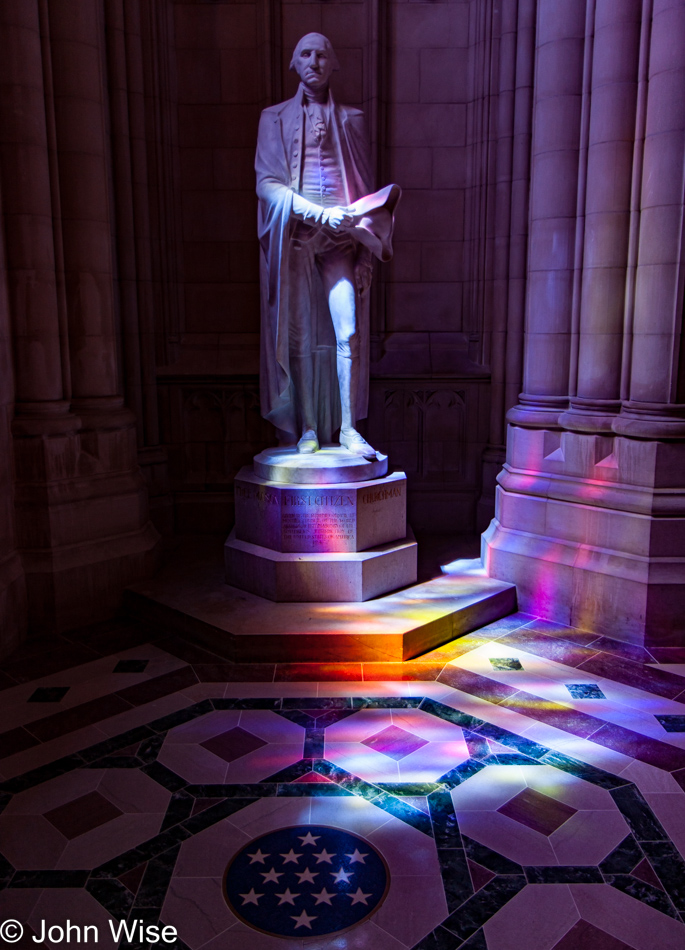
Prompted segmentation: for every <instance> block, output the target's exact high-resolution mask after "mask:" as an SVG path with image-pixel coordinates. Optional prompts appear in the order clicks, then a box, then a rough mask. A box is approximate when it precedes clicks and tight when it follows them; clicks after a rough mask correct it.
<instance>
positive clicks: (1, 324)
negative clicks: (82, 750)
mask: <svg viewBox="0 0 685 950" xmlns="http://www.w3.org/2000/svg"><path fill="white" fill-rule="evenodd" d="M0 211H1V209H0ZM1 217H2V216H1V213H0V220H1ZM13 410H14V370H13V367H12V336H11V332H10V320H9V302H8V295H7V270H6V267H5V240H4V229H3V228H2V227H1V226H0V458H2V460H3V464H2V465H0V657H2V656H5V654H7V653H9V652H10V651H11V650H13V649H14V648H15V647H16V646H17V645H18V643H19V641H20V640H21V638H22V637H23V634H24V631H25V629H26V582H25V578H24V569H23V566H22V563H21V557H20V555H19V552H18V551H17V538H16V530H15V517H14V465H13V461H14V459H13V455H14V451H13V446H12V416H13V414H14V413H13Z"/></svg>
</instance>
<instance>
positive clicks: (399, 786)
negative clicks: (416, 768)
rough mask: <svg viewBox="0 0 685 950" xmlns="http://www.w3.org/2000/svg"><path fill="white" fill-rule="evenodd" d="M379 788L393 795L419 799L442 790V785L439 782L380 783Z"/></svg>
mask: <svg viewBox="0 0 685 950" xmlns="http://www.w3.org/2000/svg"><path fill="white" fill-rule="evenodd" d="M378 787H379V788H381V789H383V791H384V792H389V793H390V794H391V795H403V796H407V797H417V798H418V797H425V796H426V795H430V794H431V793H432V792H439V791H441V790H442V785H440V784H439V782H378Z"/></svg>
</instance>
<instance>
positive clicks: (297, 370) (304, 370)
mask: <svg viewBox="0 0 685 950" xmlns="http://www.w3.org/2000/svg"><path fill="white" fill-rule="evenodd" d="M290 372H291V373H292V377H293V384H294V387H295V396H296V398H297V401H298V405H299V410H300V417H301V420H302V436H301V438H300V440H299V442H298V443H297V451H298V452H300V453H301V454H302V455H311V454H312V453H314V452H318V451H319V439H318V437H317V434H316V411H315V409H314V373H313V369H312V360H311V357H306V356H293V357H291V358H290Z"/></svg>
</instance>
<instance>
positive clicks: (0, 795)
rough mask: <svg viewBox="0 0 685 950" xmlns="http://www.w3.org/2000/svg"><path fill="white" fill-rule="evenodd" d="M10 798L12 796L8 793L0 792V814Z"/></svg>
mask: <svg viewBox="0 0 685 950" xmlns="http://www.w3.org/2000/svg"><path fill="white" fill-rule="evenodd" d="M11 800H12V796H11V795H8V794H7V792H0V815H1V814H2V813H3V811H4V810H5V809H6V808H7V806H8V805H9V803H10V802H11Z"/></svg>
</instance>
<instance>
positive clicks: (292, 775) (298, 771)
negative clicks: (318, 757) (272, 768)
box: [262, 759, 312, 783]
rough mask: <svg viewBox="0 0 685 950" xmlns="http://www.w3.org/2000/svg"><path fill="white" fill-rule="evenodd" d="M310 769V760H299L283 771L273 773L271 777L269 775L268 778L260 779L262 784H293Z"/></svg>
mask: <svg viewBox="0 0 685 950" xmlns="http://www.w3.org/2000/svg"><path fill="white" fill-rule="evenodd" d="M311 769H312V761H311V759H307V760H305V759H300V761H299V762H295V763H294V764H293V765H289V766H287V767H286V768H284V769H281V770H280V771H279V772H274V774H273V775H269V777H268V778H264V779H262V783H266V782H295V781H297V779H298V778H300V776H302V775H305V774H306V773H307V772H310V771H311Z"/></svg>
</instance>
